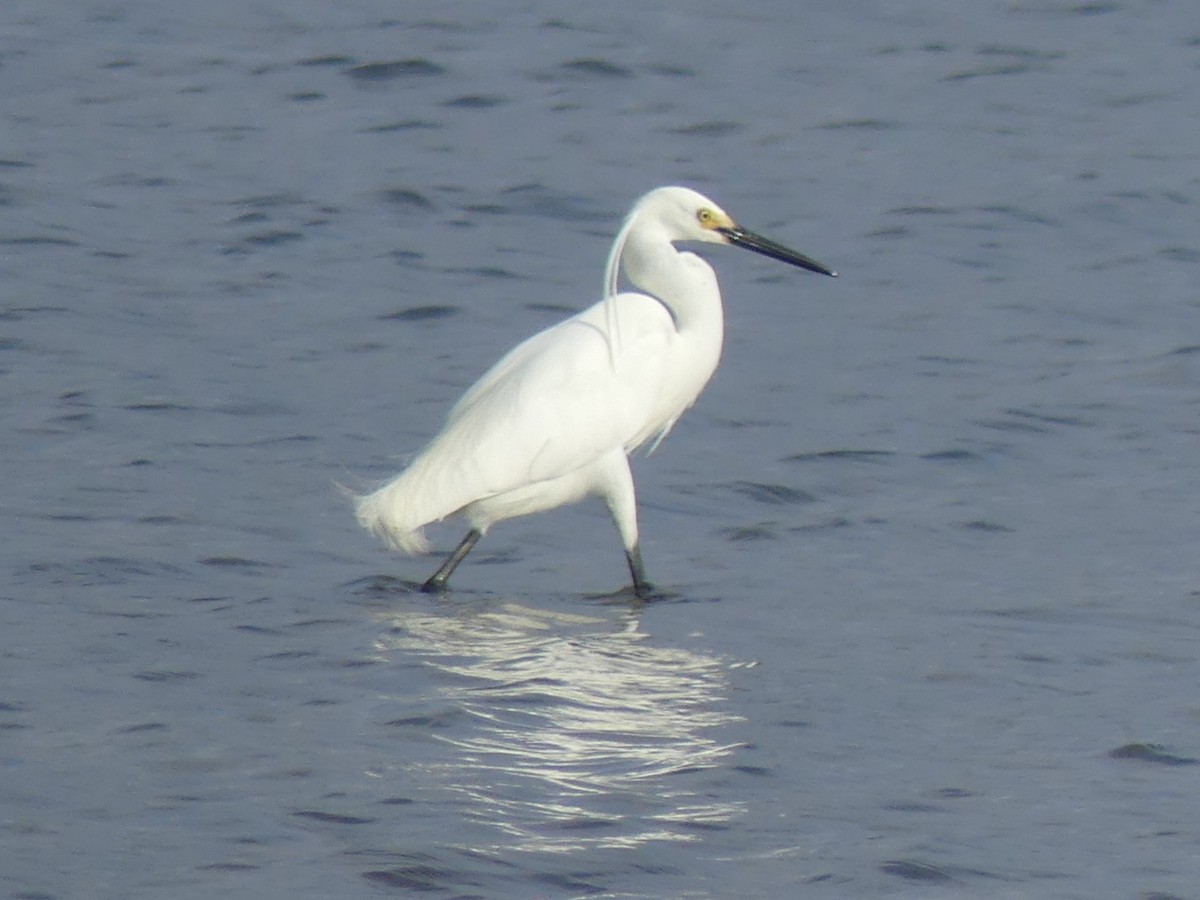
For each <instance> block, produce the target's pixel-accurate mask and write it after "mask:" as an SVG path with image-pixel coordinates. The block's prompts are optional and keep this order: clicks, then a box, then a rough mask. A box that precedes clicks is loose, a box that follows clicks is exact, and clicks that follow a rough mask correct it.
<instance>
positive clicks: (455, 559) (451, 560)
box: [421, 528, 483, 594]
mask: <svg viewBox="0 0 1200 900" xmlns="http://www.w3.org/2000/svg"><path fill="white" fill-rule="evenodd" d="M481 537H483V532H481V531H477V530H475V529H474V528H472V529H471V530H470V531H468V532H467V536H466V537H465V538H463V539H462V543H460V544H459V545H458V546H457V547H455V548H454V552H453V553H451V554H450V555H449V556H447V557H446V561H445V562H444V563H442V564H441V566H440V567H439V568H438V570H437V571H436V572H434V573H433V574H432V575H430V576H429V580H428V581H426V582H425V583H424V584H423V585H421V590H423V591H425V593H427V594H435V593H437V592H439V591H444V590H445V589H446V582H447V581H448V580H449V578H450V575H451V574H452V573H453V572H454V570H455V569H457V568H458V564H459V563H460V562H462V561H463V559H464V558H465V557H466V555H467V554H468V553H470V552H471V548H472V547H474V546H475V544H476V543H477V542H478V541H479V539H480V538H481Z"/></svg>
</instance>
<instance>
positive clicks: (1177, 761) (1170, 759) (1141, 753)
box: [1108, 743, 1200, 766]
mask: <svg viewBox="0 0 1200 900" xmlns="http://www.w3.org/2000/svg"><path fill="white" fill-rule="evenodd" d="M1108 756H1109V758H1110V759H1128V760H1133V761H1134V762H1145V763H1155V764H1157V765H1160V766H1194V765H1198V764H1200V759H1196V758H1194V757H1191V756H1178V755H1176V754H1174V753H1169V752H1167V750H1166V749H1164V748H1163V747H1162V745H1160V744H1143V743H1133V744H1123V745H1122V746H1120V747H1116V748H1115V749H1113V750H1109V751H1108Z"/></svg>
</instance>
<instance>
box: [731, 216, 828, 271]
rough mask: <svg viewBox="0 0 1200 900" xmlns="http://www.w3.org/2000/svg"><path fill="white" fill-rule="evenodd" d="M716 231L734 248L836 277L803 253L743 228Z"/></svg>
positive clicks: (826, 267) (825, 267)
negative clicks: (743, 248) (742, 248)
mask: <svg viewBox="0 0 1200 900" xmlns="http://www.w3.org/2000/svg"><path fill="white" fill-rule="evenodd" d="M717 230H718V231H719V232H720V233H721V234H723V235H725V237H726V239H727V240H728V241H729V243H731V244H733V245H734V246H737V247H745V248H746V249H747V250H753V251H754V252H755V253H761V254H762V255H763V256H769V257H771V259H777V260H779V261H780V262H785V263H789V264H790V265H793V266H799V267H800V268H802V269H808V271H810V272H818V273H820V274H821V275H834V276H836V275H837V272H835V271H833V269H831V268H829V267H828V266H825V265H822V264H821V263H819V262H817V261H816V260H815V259H813V258H811V257H808V256H805V255H804V254H803V253H797V252H796V251H795V250H791V249H789V248H787V247H785V246H783V244H777V243H775V242H774V241H772V240H768V239H767V238H765V237H763V236H762V235H761V234H755V233H754V232H753V231H747V230H746V229H744V228H738V227H733V228H718V229H717Z"/></svg>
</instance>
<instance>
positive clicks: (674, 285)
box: [356, 187, 834, 594]
mask: <svg viewBox="0 0 1200 900" xmlns="http://www.w3.org/2000/svg"><path fill="white" fill-rule="evenodd" d="M676 241H706V242H710V243H732V244H736V245H740V246H744V247H747V248H748V249H751V250H755V251H757V252H760V253H764V254H766V255H768V256H772V257H774V258H777V259H781V260H783V261H785V262H789V263H792V264H794V265H799V266H803V267H804V268H808V269H811V270H813V271H817V272H823V273H825V274H829V275H832V274H834V273H833V272H832V271H831V270H829V269H827V268H826V267H824V266H822V265H821V264H820V263H817V262H815V261H814V260H811V259H809V258H807V257H804V256H802V255H800V254H798V253H796V252H795V251H791V250H788V249H787V248H785V247H782V246H780V245H778V244H775V243H773V242H771V241H768V240H766V239H765V238H762V237H760V236H758V235H755V234H753V233H752V232H748V231H745V230H744V229H741V228H739V227H738V226H737V225H736V224H734V222H733V220H732V219H730V218H729V216H728V215H727V214H726V213H725V212H724V211H723V210H721V208H720V207H718V206H717V205H716V204H715V203H713V202H712V201H711V200H708V199H707V198H705V197H704V196H702V195H700V194H698V193H696V192H695V191H692V190H689V189H687V188H681V187H663V188H658V189H656V190H654V191H651V192H650V193H649V194H646V195H645V196H644V197H642V198H641V199H640V200H639V201H638V202H637V204H636V205H635V206H634V207H633V210H632V212H630V214H629V216H628V217H627V218H626V220H625V223H624V225H623V226H622V228H621V230H620V231H619V232H618V234H617V238H616V240H615V241H614V243H613V248H612V252H611V253H610V255H609V260H608V265H607V267H606V271H605V294H604V298H603V299H602V300H601V301H600V302H599V303H597V304H595V305H594V306H592V307H590V308H588V309H586V310H584V311H583V312H581V313H579V314H578V315H575V316H572V317H571V318H569V319H567V320H565V321H563V322H560V323H558V324H557V325H553V326H551V327H550V328H547V329H546V330H544V331H541V332H539V333H538V334H535V335H534V336H533V337H531V338H529V339H527V340H526V341H524V342H522V343H521V344H519V345H517V346H516V347H515V348H513V349H512V350H511V351H509V352H508V354H506V355H505V356H504V357H503V358H502V359H501V360H500V361H499V362H497V363H496V364H495V365H494V366H492V368H491V369H489V370H488V371H487V372H486V373H485V374H484V375H483V376H482V377H481V378H480V379H479V380H478V381H477V382H476V383H475V384H474V385H473V386H472V387H471V388H470V389H469V390H468V391H467V392H466V394H465V395H463V397H462V399H460V400H459V401H458V403H457V404H456V405H455V406H454V408H453V409H452V410H451V411H450V414H449V416H448V417H447V419H446V424H445V427H444V428H443V429H442V431H441V433H440V434H438V435H437V436H436V437H435V438H434V439H433V440H432V441H431V442H430V443H429V445H428V446H427V447H426V448H425V449H424V450H423V451H421V453H420V454H419V455H418V456H417V457H416V458H415V459H414V460H413V461H412V463H411V464H410V465H409V466H408V468H407V469H405V470H404V471H403V472H401V473H400V474H399V475H398V476H396V478H394V479H393V480H391V481H389V482H388V483H387V484H384V485H383V486H382V487H380V488H379V489H378V490H376V491H374V492H373V493H370V494H367V495H366V496H362V497H358V498H356V505H357V513H358V520H359V522H360V523H362V525H363V526H364V527H366V528H369V529H370V530H371V531H372V532H374V533H375V534H376V535H378V536H379V537H381V538H383V539H384V540H386V541H387V542H388V543H389V544H391V545H392V546H393V547H395V548H397V549H399V550H403V551H405V552H407V553H420V552H424V551H426V550H428V548H429V544H428V541H427V540H426V539H425V536H424V534H423V532H422V527H423V526H425V525H427V524H429V523H431V522H436V521H439V520H441V519H444V518H446V517H447V516H450V515H455V514H458V515H461V516H462V517H463V518H464V519H466V521H467V522H468V524H469V525H470V529H471V530H470V532H469V533H468V534H467V537H466V538H465V539H464V540H463V542H462V544H460V545H459V548H458V549H457V550H456V551H455V552H454V553H453V554H451V556H450V558H449V559H448V560H447V561H446V563H445V564H444V565H443V566H442V567H441V568H440V569H439V570H438V571H437V572H436V573H435V574H434V575H433V576H432V577H431V578H430V579H429V581H427V582H426V583H425V585H424V587H425V588H426V589H427V590H439V589H442V588H444V586H445V584H446V580H447V578H448V577H449V576H450V573H451V572H452V571H453V570H454V568H455V567H456V566H457V565H458V563H459V562H460V561H461V560H462V558H463V557H464V556H466V554H467V552H469V551H470V549H471V547H472V546H474V544H475V542H476V541H477V540H478V539H479V537H480V536H481V535H483V534H485V533H486V532H487V530H488V528H489V527H490V526H491V525H493V524H494V523H496V522H499V521H502V520H504V519H511V518H514V517H516V516H523V515H527V514H529V513H535V512H541V511H543V510H547V509H552V508H554V507H557V506H562V505H563V504H566V503H571V502H574V501H577V500H581V499H583V498H584V497H587V496H593V495H594V496H599V497H602V498H603V499H604V501H605V502H606V503H607V504H608V508H609V511H610V512H611V513H612V517H613V521H614V522H615V523H616V526H617V531H618V532H619V533H620V536H621V542H622V544H623V545H624V548H625V553H626V558H627V560H628V562H629V567H630V572H631V574H632V576H633V583H634V589H635V590H636V591H637V592H638V593H639V594H645V593H646V592H647V591H648V590H649V585H648V583H647V582H646V579H645V573H644V570H643V566H642V562H641V554H640V552H639V547H638V525H637V510H636V503H635V497H634V487H633V477H632V475H631V474H630V471H629V464H628V460H627V456H628V454H629V453H630V452H631V451H633V450H634V449H636V448H637V447H639V446H641V445H642V444H645V443H647V442H648V441H654V442H655V444H657V441H659V440H661V439H662V438H663V437H664V436H665V435H666V433H667V432H668V431H670V429H671V426H672V425H674V423H675V421H676V420H677V419H678V418H679V416H680V415H681V414H682V413H683V411H684V410H686V409H687V408H688V407H689V406H691V405H692V403H694V402H695V400H696V398H697V397H698V396H699V394H700V391H701V390H702V389H703V388H704V385H705V384H706V383H707V382H708V380H709V378H710V377H711V376H712V373H713V371H714V370H715V369H716V367H717V361H718V360H719V358H720V355H721V342H722V336H723V316H722V310H721V293H720V290H719V288H718V287H717V279H716V275H715V273H714V272H713V270H712V267H711V266H709V265H708V263H706V262H705V261H704V260H702V259H701V258H700V257H698V256H696V255H695V254H694V253H687V252H681V251H679V250H677V249H676V248H675V246H674V243H675V242H676ZM619 270H623V271H624V273H625V276H626V278H627V280H628V281H629V282H630V283H631V284H632V285H634V286H635V287H638V288H640V289H641V292H621V293H618V292H617V283H618V274H619Z"/></svg>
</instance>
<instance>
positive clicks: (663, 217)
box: [634, 187, 837, 275]
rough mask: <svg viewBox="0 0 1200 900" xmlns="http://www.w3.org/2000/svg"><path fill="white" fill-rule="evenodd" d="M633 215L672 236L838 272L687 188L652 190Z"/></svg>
mask: <svg viewBox="0 0 1200 900" xmlns="http://www.w3.org/2000/svg"><path fill="white" fill-rule="evenodd" d="M634 216H636V217H641V216H652V217H654V218H656V219H658V221H659V222H660V223H661V224H662V225H663V226H664V227H666V228H667V229H668V230H669V231H670V232H671V233H672V234H673V235H677V237H674V238H673V239H674V240H680V241H706V242H708V243H714V244H732V245H733V246H735V247H744V248H745V249H747V250H753V251H754V252H755V253H761V254H762V255H763V256H769V257H771V259H777V260H779V261H780V262H785V263H788V264H789V265H793V266H799V267H800V268H802V269H808V270H809V271H810V272H819V273H820V274H822V275H836V274H837V273H836V272H834V271H833V270H832V269H830V268H829V267H828V266H826V265H823V264H822V263H819V262H817V261H816V260H815V259H812V258H811V257H808V256H805V255H804V254H802V253H797V252H796V251H795V250H792V249H790V248H788V247H785V246H783V245H782V244H777V243H775V242H774V241H772V240H770V239H768V238H765V237H763V236H762V235H760V234H756V233H754V232H753V231H750V230H748V229H746V228H742V227H741V226H740V225H738V224H737V222H735V221H734V220H733V218H732V217H731V216H730V215H729V213H727V212H725V210H723V209H721V207H719V206H718V205H717V204H716V203H714V202H713V201H711V200H709V199H708V198H707V197H705V196H704V195H703V194H700V193H697V192H696V191H693V190H691V189H690V188H684V187H663V188H658V189H657V190H654V191H651V192H650V193H649V194H647V195H646V196H645V197H644V198H643V199H642V202H641V203H639V204H638V206H637V208H636V209H635V210H634Z"/></svg>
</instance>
